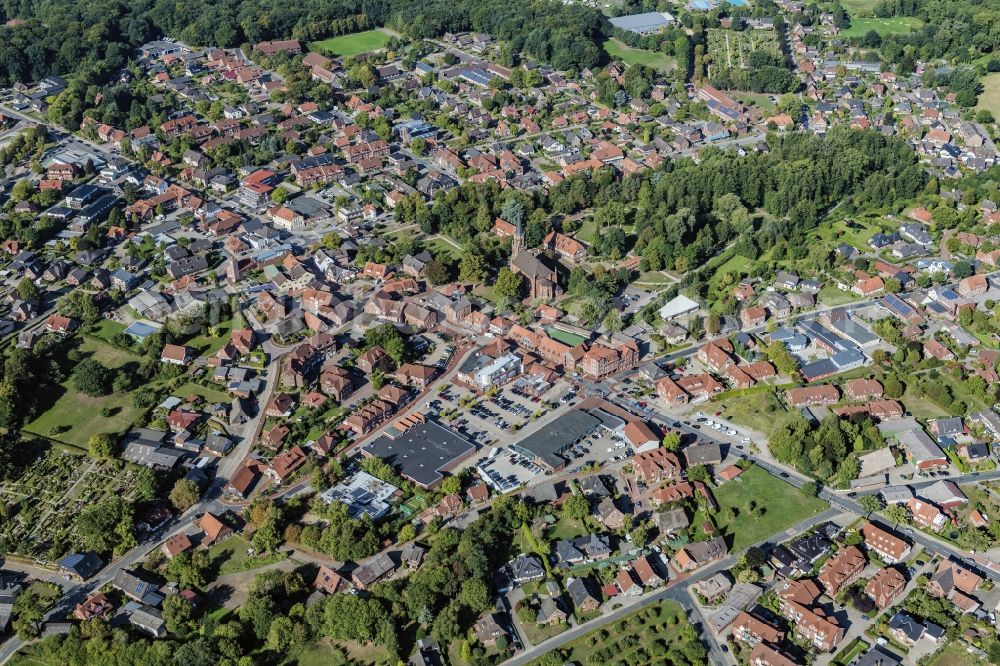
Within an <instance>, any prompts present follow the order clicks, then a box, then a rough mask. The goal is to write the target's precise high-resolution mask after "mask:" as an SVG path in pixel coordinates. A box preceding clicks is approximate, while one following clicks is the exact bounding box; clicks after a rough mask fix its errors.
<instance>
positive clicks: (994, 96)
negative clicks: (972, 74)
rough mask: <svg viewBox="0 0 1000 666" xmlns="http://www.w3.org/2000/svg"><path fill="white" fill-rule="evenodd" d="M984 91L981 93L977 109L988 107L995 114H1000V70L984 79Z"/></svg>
mask: <svg viewBox="0 0 1000 666" xmlns="http://www.w3.org/2000/svg"><path fill="white" fill-rule="evenodd" d="M982 84H983V92H982V94H981V95H979V103H978V104H976V108H977V109H988V110H989V111H992V112H993V115H994V116H1000V72H996V73H994V74H987V75H986V76H984V77H983V79H982Z"/></svg>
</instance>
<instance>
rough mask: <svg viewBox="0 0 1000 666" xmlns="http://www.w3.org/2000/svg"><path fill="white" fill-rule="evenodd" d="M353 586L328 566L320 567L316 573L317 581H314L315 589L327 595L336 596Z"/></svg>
mask: <svg viewBox="0 0 1000 666" xmlns="http://www.w3.org/2000/svg"><path fill="white" fill-rule="evenodd" d="M350 586H351V584H350V583H349V582H348V581H347V579H346V578H344V577H343V576H341V575H340V574H339V573H337V572H336V571H334V570H333V569H331V568H330V567H328V566H326V565H320V567H319V571H318V572H316V580H314V581H313V588H314V589H316V590H319V591H320V592H325V593H326V594H336V593H337V592H341V591H344V590H347V588H349V587H350Z"/></svg>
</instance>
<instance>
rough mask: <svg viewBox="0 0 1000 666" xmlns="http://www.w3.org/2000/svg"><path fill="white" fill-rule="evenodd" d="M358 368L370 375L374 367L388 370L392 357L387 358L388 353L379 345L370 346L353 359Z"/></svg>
mask: <svg viewBox="0 0 1000 666" xmlns="http://www.w3.org/2000/svg"><path fill="white" fill-rule="evenodd" d="M355 365H357V367H358V370H360V371H361V372H363V373H365V374H366V375H370V374H371V373H372V372H374V371H375V370H376V369H379V370H383V371H388V370H389V368H390V367H391V365H392V359H390V358H389V356H388V354H386V353H385V350H384V349H382V348H381V347H372V348H371V349H369V350H368V351H366V352H365V353H364V354H361V355H360V356H358V358H357V360H356V361H355Z"/></svg>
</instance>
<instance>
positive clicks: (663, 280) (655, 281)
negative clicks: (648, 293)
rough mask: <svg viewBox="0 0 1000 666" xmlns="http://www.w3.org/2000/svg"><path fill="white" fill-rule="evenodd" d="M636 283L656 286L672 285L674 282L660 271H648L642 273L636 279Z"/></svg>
mask: <svg viewBox="0 0 1000 666" xmlns="http://www.w3.org/2000/svg"><path fill="white" fill-rule="evenodd" d="M635 283H636V284H642V285H644V286H652V287H656V286H666V285H670V284H673V283H674V282H673V280H671V279H670V278H668V277H667V276H666V275H664V274H663V273H661V272H660V271H647V272H645V273H640V274H639V279H638V280H636V281H635Z"/></svg>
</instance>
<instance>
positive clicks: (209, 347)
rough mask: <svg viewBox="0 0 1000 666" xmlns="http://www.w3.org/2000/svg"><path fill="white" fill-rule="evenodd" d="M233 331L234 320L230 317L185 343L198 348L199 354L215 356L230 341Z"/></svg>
mask: <svg viewBox="0 0 1000 666" xmlns="http://www.w3.org/2000/svg"><path fill="white" fill-rule="evenodd" d="M232 332H233V320H232V319H230V320H228V321H224V322H222V323H220V324H219V325H218V326H214V327H212V329H210V330H209V331H208V332H206V333H205V334H204V335H196V336H194V337H193V338H191V339H190V340H188V341H187V342H185V343H184V344H185V345H187V346H188V347H191V348H192V349H195V350H197V351H198V355H199V356H215V353H216V352H218V351H219V350H220V349H222V348H223V347H224V346H225V344H226V343H227V342H229V338H230V336H231V334H232ZM213 333H214V335H213Z"/></svg>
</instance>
